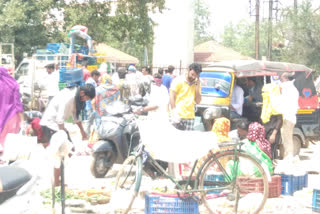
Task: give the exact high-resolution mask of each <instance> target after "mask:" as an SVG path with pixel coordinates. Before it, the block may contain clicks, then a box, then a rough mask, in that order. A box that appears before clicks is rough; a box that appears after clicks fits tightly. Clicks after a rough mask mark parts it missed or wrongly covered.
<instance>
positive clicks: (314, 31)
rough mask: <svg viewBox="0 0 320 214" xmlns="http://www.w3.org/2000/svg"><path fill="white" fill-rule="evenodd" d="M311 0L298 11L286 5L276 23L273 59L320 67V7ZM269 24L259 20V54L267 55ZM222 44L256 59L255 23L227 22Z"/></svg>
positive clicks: (273, 36) (317, 69)
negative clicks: (228, 23)
mask: <svg viewBox="0 0 320 214" xmlns="http://www.w3.org/2000/svg"><path fill="white" fill-rule="evenodd" d="M312 2H313V1H312V0H308V1H304V2H302V3H301V4H300V6H299V7H298V8H297V10H296V11H295V9H294V8H292V7H290V8H286V9H284V10H283V11H282V13H281V15H280V21H279V22H277V23H274V26H273V32H272V38H273V49H272V59H273V60H274V61H285V62H292V63H299V64H304V65H307V66H309V67H311V68H313V69H315V70H316V71H318V73H320V72H319V70H320V61H319V59H320V10H319V8H317V9H316V8H314V7H313V4H312ZM267 30H268V23H267V22H266V21H262V22H261V23H260V47H261V48H260V53H261V55H262V56H266V53H267V52H266V51H267ZM222 38H223V44H224V45H225V46H227V47H231V48H233V49H234V50H236V51H239V52H241V53H242V54H244V55H247V56H251V57H253V58H254V41H255V38H254V23H250V22H247V21H244V20H242V21H240V22H239V23H238V24H237V25H235V26H234V25H232V24H230V25H228V26H227V27H226V28H225V31H224V33H223V35H222Z"/></svg>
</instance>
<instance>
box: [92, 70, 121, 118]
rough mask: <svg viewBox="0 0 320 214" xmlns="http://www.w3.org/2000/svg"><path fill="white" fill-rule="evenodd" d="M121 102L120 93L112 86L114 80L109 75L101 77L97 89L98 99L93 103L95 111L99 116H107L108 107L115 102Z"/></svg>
mask: <svg viewBox="0 0 320 214" xmlns="http://www.w3.org/2000/svg"><path fill="white" fill-rule="evenodd" d="M116 100H120V91H119V89H118V88H117V86H115V85H113V84H112V78H111V76H110V75H108V74H103V75H102V76H101V77H100V85H99V86H98V87H97V88H96V97H95V98H94V99H93V100H92V101H91V105H92V109H93V111H95V112H97V113H98V115H99V116H103V115H106V114H107V111H106V109H107V106H108V105H109V104H110V103H112V102H113V101H116Z"/></svg>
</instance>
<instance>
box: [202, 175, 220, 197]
mask: <svg viewBox="0 0 320 214" xmlns="http://www.w3.org/2000/svg"><path fill="white" fill-rule="evenodd" d="M206 181H207V182H208V181H225V179H224V176H223V174H214V175H207V176H206V177H205V179H204V182H206ZM220 186H221V185H220ZM214 187H219V185H213V186H204V187H203V188H204V189H207V188H214ZM222 191H223V189H221V190H220V189H217V190H212V191H209V192H208V194H212V193H214V194H219V193H221V192H222Z"/></svg>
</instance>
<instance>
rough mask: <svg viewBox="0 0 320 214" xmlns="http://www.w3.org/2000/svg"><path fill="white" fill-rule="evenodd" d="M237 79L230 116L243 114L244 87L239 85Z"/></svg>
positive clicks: (238, 116) (234, 116)
mask: <svg viewBox="0 0 320 214" xmlns="http://www.w3.org/2000/svg"><path fill="white" fill-rule="evenodd" d="M236 81H237V79H235V82H234V83H233V90H232V95H231V105H230V118H231V119H232V118H240V117H241V116H242V108H243V102H244V96H243V94H244V92H243V89H242V88H241V87H240V86H238V85H237V82H236Z"/></svg>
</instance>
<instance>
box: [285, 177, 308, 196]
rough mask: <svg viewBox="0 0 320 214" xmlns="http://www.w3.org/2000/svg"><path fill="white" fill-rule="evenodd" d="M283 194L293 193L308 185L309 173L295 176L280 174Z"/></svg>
mask: <svg viewBox="0 0 320 214" xmlns="http://www.w3.org/2000/svg"><path fill="white" fill-rule="evenodd" d="M280 176H281V195H293V193H294V192H295V191H298V190H301V189H302V188H303V187H306V186H307V185H308V175H307V174H306V175H302V176H294V175H285V174H280Z"/></svg>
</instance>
